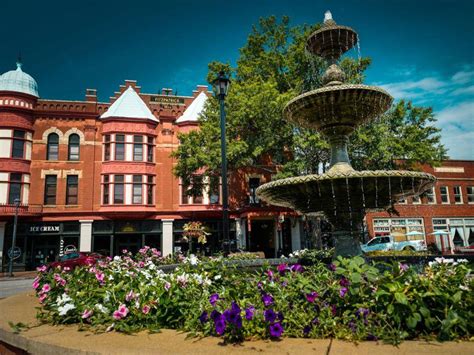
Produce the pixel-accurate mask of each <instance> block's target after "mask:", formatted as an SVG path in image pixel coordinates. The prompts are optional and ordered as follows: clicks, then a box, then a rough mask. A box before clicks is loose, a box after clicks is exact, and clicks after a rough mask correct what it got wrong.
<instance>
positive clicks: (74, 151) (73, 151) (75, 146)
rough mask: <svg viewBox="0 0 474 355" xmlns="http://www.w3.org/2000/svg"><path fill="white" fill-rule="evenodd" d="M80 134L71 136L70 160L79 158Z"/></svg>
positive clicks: (69, 146)
mask: <svg viewBox="0 0 474 355" xmlns="http://www.w3.org/2000/svg"><path fill="white" fill-rule="evenodd" d="M79 142H80V139H79V135H78V134H75V133H74V134H71V135H70V136H69V145H68V160H79Z"/></svg>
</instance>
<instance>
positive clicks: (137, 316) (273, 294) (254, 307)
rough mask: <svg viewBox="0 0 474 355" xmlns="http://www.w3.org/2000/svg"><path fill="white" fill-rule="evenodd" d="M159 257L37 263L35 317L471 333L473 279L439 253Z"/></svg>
mask: <svg viewBox="0 0 474 355" xmlns="http://www.w3.org/2000/svg"><path fill="white" fill-rule="evenodd" d="M162 262H163V261H162V258H160V257H159V255H155V254H154V253H153V252H152V251H151V249H149V248H144V249H142V250H141V251H140V253H139V254H138V255H137V256H135V257H132V256H131V255H129V254H126V255H124V256H122V257H115V258H114V259H113V260H107V261H102V262H99V263H98V264H97V265H93V266H90V267H81V268H76V269H74V270H60V269H55V270H49V271H46V270H44V269H43V270H42V271H41V272H40V273H39V275H38V277H37V278H36V279H35V281H34V284H33V287H34V288H35V289H36V292H37V295H38V297H39V300H40V302H41V304H42V307H41V308H40V309H39V311H38V317H39V318H40V319H41V320H43V321H44V322H48V323H53V324H62V323H77V324H79V325H80V326H81V327H84V328H89V329H91V330H94V331H110V330H112V329H115V330H117V331H122V332H134V331H139V330H144V329H147V330H150V331H156V330H158V329H160V328H172V329H180V330H184V331H187V332H190V334H191V335H196V336H209V335H217V336H222V337H224V338H225V339H226V340H228V341H240V340H243V339H250V338H280V337H284V336H287V337H308V338H328V337H331V338H338V339H349V340H367V339H383V340H386V341H390V342H399V341H401V340H403V339H413V338H437V339H439V340H450V339H460V338H469V337H470V336H471V334H472V330H473V324H474V319H473V310H474V299H473V295H472V291H471V290H472V286H473V280H472V278H470V276H469V273H470V269H469V267H468V265H467V264H466V263H463V262H454V261H452V262H450V261H447V259H438V260H437V261H435V262H431V263H430V265H428V266H427V267H426V268H425V269H424V270H423V272H422V273H417V272H416V271H415V270H414V269H413V268H412V267H409V266H408V265H405V264H398V263H394V264H392V265H391V266H390V268H389V269H388V270H387V267H386V268H385V271H380V270H379V269H378V268H376V267H374V265H372V264H368V263H366V262H365V261H364V260H363V259H362V258H359V257H355V258H352V259H342V258H340V259H338V260H337V261H335V262H334V263H331V264H325V263H321V262H316V263H315V264H314V265H310V266H301V265H300V264H293V265H289V264H285V263H282V264H280V265H278V266H277V267H270V266H263V267H261V268H259V270H258V271H255V272H249V271H248V270H244V269H243V268H239V267H237V266H236V265H233V264H232V263H229V262H226V259H223V258H217V259H208V260H207V261H206V262H202V261H200V260H198V259H197V258H196V257H194V256H191V257H189V258H185V259H182V262H181V264H179V266H178V267H177V268H176V269H175V270H174V271H172V272H170V273H167V274H166V273H164V272H163V271H162V270H160V265H161V264H162Z"/></svg>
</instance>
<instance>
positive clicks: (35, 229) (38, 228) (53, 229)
mask: <svg viewBox="0 0 474 355" xmlns="http://www.w3.org/2000/svg"><path fill="white" fill-rule="evenodd" d="M29 231H30V233H59V224H56V225H46V226H45V225H41V224H38V225H34V226H30V229H29Z"/></svg>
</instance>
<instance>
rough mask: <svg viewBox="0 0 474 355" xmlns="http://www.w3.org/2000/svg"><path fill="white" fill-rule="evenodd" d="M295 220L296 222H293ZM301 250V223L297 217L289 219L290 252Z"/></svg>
mask: <svg viewBox="0 0 474 355" xmlns="http://www.w3.org/2000/svg"><path fill="white" fill-rule="evenodd" d="M295 219H296V221H295ZM300 249H301V223H300V219H299V217H293V218H291V250H292V251H296V250H300Z"/></svg>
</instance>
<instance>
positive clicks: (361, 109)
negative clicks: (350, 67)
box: [283, 84, 393, 134]
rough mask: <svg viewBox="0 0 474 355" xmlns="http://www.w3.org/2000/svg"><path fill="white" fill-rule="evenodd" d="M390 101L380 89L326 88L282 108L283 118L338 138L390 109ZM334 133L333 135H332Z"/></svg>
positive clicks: (369, 87) (304, 95) (366, 86)
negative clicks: (341, 130) (341, 132)
mask: <svg viewBox="0 0 474 355" xmlns="http://www.w3.org/2000/svg"><path fill="white" fill-rule="evenodd" d="M392 101H393V98H392V97H391V96H390V95H389V94H388V93H387V92H386V91H385V90H383V89H380V88H378V87H375V86H368V85H360V84H341V85H334V86H326V87H323V88H320V89H316V90H312V91H309V92H306V93H304V94H302V95H300V96H297V97H295V98H294V99H292V100H291V101H290V102H288V104H287V105H286V106H285V108H284V110H283V113H284V115H285V116H286V118H287V119H288V120H290V121H292V122H294V123H296V124H298V125H300V126H303V127H307V128H313V129H317V130H319V131H322V132H323V133H327V134H332V133H334V134H337V133H339V131H340V128H343V129H344V130H345V131H346V133H351V132H352V131H353V130H354V129H355V128H356V127H357V126H359V125H361V124H362V123H364V122H367V121H370V120H373V119H374V118H376V117H377V116H379V115H381V114H382V113H384V112H385V111H387V110H388V109H389V108H390V105H391V104H392ZM333 131H334V132H333Z"/></svg>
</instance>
